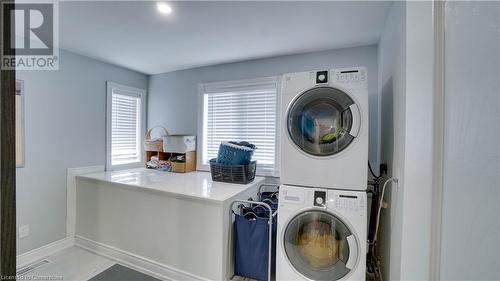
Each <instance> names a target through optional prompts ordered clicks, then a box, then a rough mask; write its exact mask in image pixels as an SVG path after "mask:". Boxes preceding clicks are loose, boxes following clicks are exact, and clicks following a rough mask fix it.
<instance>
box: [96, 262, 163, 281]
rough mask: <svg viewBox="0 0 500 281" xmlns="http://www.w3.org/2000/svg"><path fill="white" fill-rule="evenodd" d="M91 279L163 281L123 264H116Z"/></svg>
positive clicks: (107, 280) (104, 280) (103, 280)
mask: <svg viewBox="0 0 500 281" xmlns="http://www.w3.org/2000/svg"><path fill="white" fill-rule="evenodd" d="M89 281H161V280H160V279H156V278H154V277H152V276H149V275H146V274H144V273H141V272H139V271H135V270H133V269H130V268H128V267H125V266H123V265H119V264H115V265H113V266H112V267H110V268H108V269H106V270H104V271H103V272H101V273H99V274H98V275H96V276H94V277H93V278H91V279H90V280H89Z"/></svg>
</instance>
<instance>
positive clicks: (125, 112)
mask: <svg viewBox="0 0 500 281" xmlns="http://www.w3.org/2000/svg"><path fill="white" fill-rule="evenodd" d="M110 85H111V86H108V103H109V104H108V166H110V167H113V166H124V165H131V164H138V163H140V162H142V148H141V146H142V135H143V129H144V128H143V124H144V120H143V106H144V104H143V102H144V100H143V95H144V92H143V90H139V89H137V90H134V89H133V88H130V87H126V86H121V85H118V84H115V83H111V84H110Z"/></svg>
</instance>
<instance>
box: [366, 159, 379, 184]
mask: <svg viewBox="0 0 500 281" xmlns="http://www.w3.org/2000/svg"><path fill="white" fill-rule="evenodd" d="M368 169H369V170H370V174H372V177H373V178H374V179H375V180H378V179H380V178H381V177H382V175H378V176H377V175H375V173H374V172H373V169H372V165H371V164H370V161H368Z"/></svg>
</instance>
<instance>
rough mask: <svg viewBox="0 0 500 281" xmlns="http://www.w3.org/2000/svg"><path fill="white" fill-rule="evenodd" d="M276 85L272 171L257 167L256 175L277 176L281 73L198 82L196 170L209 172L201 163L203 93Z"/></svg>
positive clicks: (203, 115) (203, 114)
mask: <svg viewBox="0 0 500 281" xmlns="http://www.w3.org/2000/svg"><path fill="white" fill-rule="evenodd" d="M271 84H272V85H275V86H276V137H275V155H274V157H275V159H274V171H272V172H271V171H262V170H260V171H259V169H258V168H257V170H258V172H257V176H265V177H279V175H280V172H279V168H280V165H279V159H280V158H279V153H280V146H279V140H280V99H281V98H280V96H281V75H278V76H269V77H260V78H252V79H242V80H230V81H221V82H207V83H200V84H198V94H199V97H198V112H199V113H200V114H198V136H197V140H198V141H197V147H196V149H197V155H196V162H197V163H196V169H197V170H198V171H206V172H210V165H208V164H204V163H203V154H204V151H203V147H205V145H204V142H206V140H205V137H204V136H205V135H206V134H205V132H204V130H205V126H204V120H205V117H206V113H207V112H206V109H205V101H204V98H205V94H210V93H219V92H224V91H244V90H247V89H248V90H258V89H260V88H268V87H269V86H270V85H271Z"/></svg>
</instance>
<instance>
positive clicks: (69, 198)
mask: <svg viewBox="0 0 500 281" xmlns="http://www.w3.org/2000/svg"><path fill="white" fill-rule="evenodd" d="M98 172H104V166H103V165H99V166H89V167H79V168H68V170H67V174H66V236H67V237H73V236H74V235H75V232H76V229H75V228H76V181H75V177H76V176H78V175H83V174H88V173H98Z"/></svg>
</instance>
